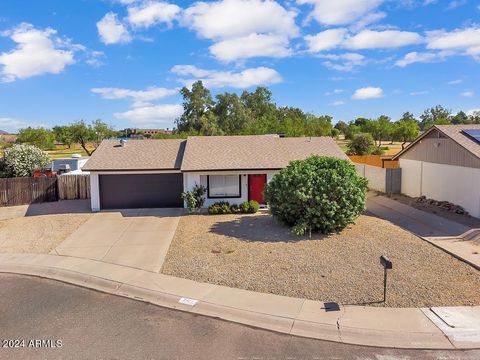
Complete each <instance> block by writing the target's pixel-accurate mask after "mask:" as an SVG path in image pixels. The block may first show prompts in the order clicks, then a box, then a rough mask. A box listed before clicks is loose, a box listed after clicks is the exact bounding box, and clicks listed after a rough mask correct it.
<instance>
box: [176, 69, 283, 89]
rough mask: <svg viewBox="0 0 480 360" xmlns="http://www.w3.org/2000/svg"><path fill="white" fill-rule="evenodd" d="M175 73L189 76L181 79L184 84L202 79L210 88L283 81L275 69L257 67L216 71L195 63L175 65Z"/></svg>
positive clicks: (247, 86) (239, 87) (240, 87)
mask: <svg viewBox="0 0 480 360" xmlns="http://www.w3.org/2000/svg"><path fill="white" fill-rule="evenodd" d="M171 71H172V72H173V73H174V74H177V75H180V76H183V77H185V76H186V77H187V78H182V79H179V81H180V82H182V83H183V84H185V85H187V86H190V85H191V84H192V83H193V82H194V81H196V80H202V81H203V83H204V85H205V86H206V87H209V88H221V87H232V88H238V89H245V88H249V87H252V86H259V85H268V84H276V83H279V82H281V81H282V77H281V76H280V74H279V73H278V72H277V71H275V70H274V69H271V68H267V67H263V66H261V67H257V68H251V69H245V70H243V71H240V72H232V71H216V70H204V69H199V68H197V67H195V66H193V65H175V66H174V67H173V68H172V70H171Z"/></svg>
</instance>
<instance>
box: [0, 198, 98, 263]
mask: <svg viewBox="0 0 480 360" xmlns="http://www.w3.org/2000/svg"><path fill="white" fill-rule="evenodd" d="M72 204H73V205H72ZM22 208H26V206H13V207H4V208H2V209H1V212H2V214H1V215H2V216H1V217H0V253H2V252H3V253H36V254H48V253H49V252H50V251H52V250H53V249H55V247H57V245H59V244H60V243H61V242H62V241H63V240H65V239H66V238H67V237H68V236H69V235H70V234H72V233H73V232H74V231H75V230H77V229H78V228H79V227H80V225H82V224H83V223H84V222H85V221H87V220H88V219H89V218H90V217H91V216H92V214H91V213H89V212H84V211H83V210H82V209H81V208H80V209H79V207H78V205H77V204H75V200H73V201H65V202H53V203H43V204H35V205H31V206H30V207H29V208H28V210H23V209H22ZM22 210H23V211H22ZM71 210H73V211H77V212H76V213H75V212H66V211H71ZM62 211H65V212H66V213H61V212H62ZM25 212H26V214H24V213H25ZM10 214H11V216H10Z"/></svg>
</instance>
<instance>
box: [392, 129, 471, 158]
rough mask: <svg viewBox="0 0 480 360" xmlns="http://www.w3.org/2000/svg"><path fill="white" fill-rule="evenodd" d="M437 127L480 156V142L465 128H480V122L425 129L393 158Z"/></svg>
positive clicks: (399, 155)
mask: <svg viewBox="0 0 480 360" xmlns="http://www.w3.org/2000/svg"><path fill="white" fill-rule="evenodd" d="M434 129H437V130H438V131H440V132H441V133H443V134H444V135H446V136H448V137H449V138H450V139H452V140H453V141H455V142H456V143H457V144H459V145H460V146H462V147H463V148H465V149H466V150H467V151H469V152H471V153H472V154H473V155H475V156H476V157H478V158H480V144H479V143H478V142H476V141H475V140H473V139H472V138H471V137H469V136H467V135H466V134H465V133H464V132H463V130H468V129H475V130H480V124H460V125H434V126H433V127H432V128H430V129H429V130H427V131H425V132H424V133H423V134H422V135H420V136H419V137H418V138H416V139H415V141H414V142H412V143H411V144H410V145H408V146H407V147H406V148H405V149H404V150H402V151H401V152H399V153H398V154H397V155H395V156H394V157H393V160H396V159H398V158H399V157H401V155H402V154H404V153H406V152H407V151H408V150H410V148H412V147H413V146H415V144H416V143H417V142H418V141H419V140H421V139H422V138H423V137H425V136H426V135H427V134H428V133H430V132H431V131H433V130H434Z"/></svg>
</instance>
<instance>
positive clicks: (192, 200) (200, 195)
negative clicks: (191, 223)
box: [181, 184, 207, 212]
mask: <svg viewBox="0 0 480 360" xmlns="http://www.w3.org/2000/svg"><path fill="white" fill-rule="evenodd" d="M206 193H207V188H206V187H205V186H203V185H197V184H195V186H194V187H193V188H192V190H191V191H184V192H182V194H181V197H182V199H183V200H184V201H185V202H186V203H187V208H188V210H189V211H190V212H196V211H198V210H199V209H200V208H202V207H203V204H205V194H206Z"/></svg>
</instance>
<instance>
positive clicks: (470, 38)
mask: <svg viewBox="0 0 480 360" xmlns="http://www.w3.org/2000/svg"><path fill="white" fill-rule="evenodd" d="M427 48H429V49H435V50H443V51H451V52H452V53H456V54H460V55H468V56H472V57H473V58H474V59H475V60H477V61H480V28H479V27H469V28H465V29H455V30H453V31H450V32H448V31H444V30H436V31H429V32H427Z"/></svg>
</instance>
